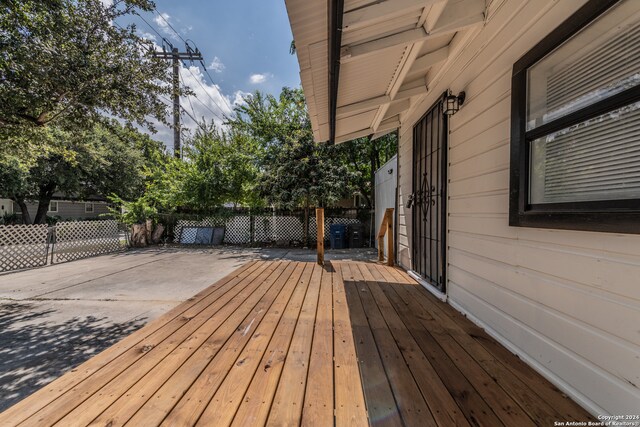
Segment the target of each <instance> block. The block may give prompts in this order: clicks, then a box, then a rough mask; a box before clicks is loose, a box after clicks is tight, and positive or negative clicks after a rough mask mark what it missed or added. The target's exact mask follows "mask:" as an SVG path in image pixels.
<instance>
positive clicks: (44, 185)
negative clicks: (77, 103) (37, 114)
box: [0, 122, 153, 224]
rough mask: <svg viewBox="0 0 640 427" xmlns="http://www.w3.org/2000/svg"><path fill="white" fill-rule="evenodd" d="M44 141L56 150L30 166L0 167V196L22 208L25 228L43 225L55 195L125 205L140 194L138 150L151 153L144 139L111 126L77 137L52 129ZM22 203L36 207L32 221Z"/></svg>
mask: <svg viewBox="0 0 640 427" xmlns="http://www.w3.org/2000/svg"><path fill="white" fill-rule="evenodd" d="M114 129H115V131H114ZM47 135H48V138H50V139H52V140H55V141H56V142H57V146H56V148H55V149H50V150H49V151H47V152H46V153H45V154H42V155H40V156H38V157H37V158H36V159H35V161H34V162H33V163H30V164H25V163H24V162H21V161H20V160H19V159H18V158H16V157H9V158H5V159H4V160H3V161H2V162H0V177H2V178H3V179H2V183H1V184H0V194H1V195H2V196H4V197H8V198H10V199H12V200H14V201H15V202H16V203H17V204H18V205H19V206H20V207H21V211H22V215H23V218H22V219H23V222H24V223H31V222H33V223H35V224H40V223H44V222H45V220H46V213H47V210H48V207H49V202H50V201H51V199H52V197H53V195H54V194H55V193H56V192H62V193H64V194H66V195H69V196H76V197H87V196H95V195H108V194H116V195H118V196H119V197H121V198H125V199H134V198H137V197H139V196H141V195H142V194H143V192H144V189H145V162H146V160H145V151H144V150H143V147H146V148H147V149H149V150H151V149H150V147H153V145H152V144H151V143H150V142H149V137H148V136H146V135H141V134H139V133H136V132H134V131H133V129H131V128H124V127H121V126H119V125H118V124H116V123H113V122H112V123H111V124H110V127H109V128H107V127H104V126H97V127H96V128H94V129H91V130H88V131H84V132H82V133H79V134H78V133H70V132H67V131H64V130H61V129H58V128H55V127H51V128H49V129H47ZM27 201H37V202H38V210H37V213H36V215H35V218H33V221H32V219H31V218H30V216H29V213H28V211H27V209H26V202H27Z"/></svg>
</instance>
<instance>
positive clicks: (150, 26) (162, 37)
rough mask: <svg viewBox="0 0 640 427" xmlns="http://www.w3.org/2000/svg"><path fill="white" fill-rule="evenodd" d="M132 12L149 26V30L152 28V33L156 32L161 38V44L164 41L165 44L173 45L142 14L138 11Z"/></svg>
mask: <svg viewBox="0 0 640 427" xmlns="http://www.w3.org/2000/svg"><path fill="white" fill-rule="evenodd" d="M133 13H135V14H136V15H137V16H138V18H140V19H142V21H143V22H144V23H145V24H147V26H148V27H149V28H151V30H152V31H153V32H154V33H156V34H157V35H158V37H160V40H162V42H163V44H164V43H166V44H167V45H169V46H170V47H173V45H172V44H171V42H170V41H169V40H167V39H166V38H165V37H164V36H163V35H162V34H160V32H159V31H158V30H156V29H155V27H154V26H153V25H151V24H149V22H148V21H147V20H146V19H144V18H143V17H142V15H140V14H139V13H138V12H135V11H134V12H133Z"/></svg>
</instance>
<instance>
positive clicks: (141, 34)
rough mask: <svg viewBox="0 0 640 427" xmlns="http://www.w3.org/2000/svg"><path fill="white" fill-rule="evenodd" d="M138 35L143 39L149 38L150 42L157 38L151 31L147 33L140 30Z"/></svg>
mask: <svg viewBox="0 0 640 427" xmlns="http://www.w3.org/2000/svg"><path fill="white" fill-rule="evenodd" d="M140 37H142V38H143V39H145V40H149V41H151V42H156V41H158V38H157V37H156V36H154V35H153V34H151V33H147V32H145V31H142V32H140Z"/></svg>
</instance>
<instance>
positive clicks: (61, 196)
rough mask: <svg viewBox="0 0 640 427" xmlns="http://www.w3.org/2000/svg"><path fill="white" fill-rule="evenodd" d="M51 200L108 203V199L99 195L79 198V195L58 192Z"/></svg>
mask: <svg viewBox="0 0 640 427" xmlns="http://www.w3.org/2000/svg"><path fill="white" fill-rule="evenodd" d="M51 200H68V201H72V202H107V201H108V200H107V198H106V197H104V196H100V195H97V194H95V195H90V196H84V197H79V196H78V195H74V194H66V193H62V192H59V191H56V192H55V193H53V197H52V198H51Z"/></svg>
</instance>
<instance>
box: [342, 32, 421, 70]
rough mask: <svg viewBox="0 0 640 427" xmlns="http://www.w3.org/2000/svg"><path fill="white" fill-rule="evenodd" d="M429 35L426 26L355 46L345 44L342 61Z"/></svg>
mask: <svg viewBox="0 0 640 427" xmlns="http://www.w3.org/2000/svg"><path fill="white" fill-rule="evenodd" d="M428 37H429V34H427V32H426V31H425V30H424V28H414V29H411V30H406V31H401V32H399V33H395V34H392V35H390V36H387V37H382V38H379V39H376V40H372V41H369V42H365V43H361V44H357V45H353V46H345V47H343V48H342V52H341V55H340V62H343V63H344V62H348V61H350V60H353V59H356V58H357V57H363V56H366V55H370V54H373V53H377V52H379V51H381V50H384V49H389V48H392V47H396V46H403V45H408V44H411V43H415V42H417V41H420V40H425V39H427V38H428Z"/></svg>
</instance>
